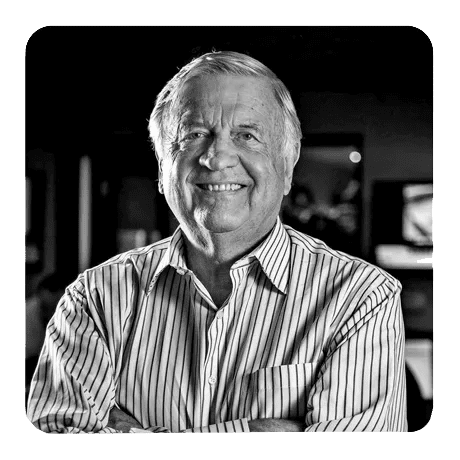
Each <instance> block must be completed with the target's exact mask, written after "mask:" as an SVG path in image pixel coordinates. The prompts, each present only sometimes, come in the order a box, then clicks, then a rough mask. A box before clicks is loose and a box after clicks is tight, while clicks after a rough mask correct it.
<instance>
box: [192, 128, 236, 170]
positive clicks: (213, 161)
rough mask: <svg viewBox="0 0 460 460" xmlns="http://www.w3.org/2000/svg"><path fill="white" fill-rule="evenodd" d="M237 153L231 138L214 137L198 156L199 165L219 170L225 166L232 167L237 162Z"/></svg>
mask: <svg viewBox="0 0 460 460" xmlns="http://www.w3.org/2000/svg"><path fill="white" fill-rule="evenodd" d="M238 161H239V160H238V155H237V153H236V152H235V147H234V146H233V145H231V140H227V139H224V138H222V137H218V136H216V137H214V139H213V140H212V142H211V143H210V144H209V145H208V146H207V148H206V150H205V151H204V152H203V154H202V155H201V156H200V158H199V163H200V165H201V166H204V167H205V168H208V169H210V170H211V171H221V170H222V169H225V168H232V167H233V166H236V165H237V164H238Z"/></svg>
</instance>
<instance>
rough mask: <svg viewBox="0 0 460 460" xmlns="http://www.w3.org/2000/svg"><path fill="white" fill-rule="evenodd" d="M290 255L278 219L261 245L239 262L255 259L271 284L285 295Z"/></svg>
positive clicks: (286, 239)
mask: <svg viewBox="0 0 460 460" xmlns="http://www.w3.org/2000/svg"><path fill="white" fill-rule="evenodd" d="M290 255H291V250H290V238H289V235H288V233H287V231H286V230H285V228H284V226H283V224H282V223H281V220H280V218H279V217H278V218H277V219H276V224H275V226H274V227H273V229H272V230H271V232H270V233H269V234H268V236H267V237H266V238H265V239H264V240H263V241H262V243H260V245H259V246H257V247H256V248H255V249H254V250H253V251H252V252H251V253H250V254H248V255H247V256H245V257H244V258H243V259H241V260H245V259H248V258H254V257H255V258H256V259H257V260H258V261H259V263H260V265H261V267H262V270H263V271H264V273H265V275H266V276H267V277H268V279H269V280H270V281H271V282H272V284H273V285H274V286H275V287H276V288H277V289H279V290H280V291H281V292H282V293H283V294H286V293H287V286H288V282H289V266H290V263H289V260H290Z"/></svg>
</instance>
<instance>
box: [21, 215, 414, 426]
mask: <svg viewBox="0 0 460 460" xmlns="http://www.w3.org/2000/svg"><path fill="white" fill-rule="evenodd" d="M230 276H231V279H232V283H233V289H232V292H231V295H230V297H229V298H228V300H227V301H226V303H225V304H224V305H223V306H222V307H221V308H220V309H218V308H217V307H216V306H215V304H214V303H213V301H212V299H211V297H210V295H209V293H208V292H207V290H206V288H205V287H204V286H203V284H202V283H201V282H200V281H199V280H198V279H197V278H196V277H195V275H194V273H193V272H192V271H190V270H189V269H188V268H187V264H186V261H185V258H184V241H183V235H182V232H181V231H180V229H178V230H177V231H176V233H175V234H174V235H173V236H172V237H171V238H168V239H166V240H163V241H161V242H159V243H156V244H154V245H150V246H147V247H145V248H140V249H135V250H132V251H129V252H127V253H124V254H120V255H118V256H116V257H114V258H112V259H110V260H109V261H107V262H105V263H103V264H101V265H99V266H97V267H94V268H92V269H89V270H86V271H85V272H84V273H82V274H81V275H80V276H79V277H78V278H77V280H76V281H75V282H74V283H72V284H71V285H70V286H69V287H68V288H67V290H66V293H65V295H64V296H63V298H62V299H61V301H60V303H59V305H58V307H57V310H56V313H55V315H54V316H53V318H52V320H51V321H50V323H49V324H48V327H47V333H46V339H45V344H44V347H43V349H42V352H41V355H40V359H39V364H38V367H37V370H36V372H35V375H34V377H33V380H32V385H31V390H30V395H29V404H28V417H29V419H30V420H31V421H32V422H33V423H34V425H35V426H37V427H38V428H39V429H41V430H43V431H47V432H61V433H78V432H102V433H104V432H113V431H114V430H113V429H111V428H108V427H107V422H108V416H109V413H110V410H111V408H112V407H113V406H114V405H117V406H118V407H119V408H120V409H122V410H124V411H125V412H127V413H128V414H130V415H132V416H133V417H134V418H135V419H136V420H138V422H139V423H140V424H141V425H142V426H143V427H144V428H145V429H148V430H150V431H152V432H165V431H166V432H167V431H170V432H184V431H191V432H238V431H249V428H248V421H249V420H252V419H257V418H288V419H289V418H297V417H302V418H304V420H305V423H306V431H406V430H407V422H406V395H405V391H406V388H405V373H404V328H403V323H402V316H401V306H400V289H401V286H400V284H399V282H398V281H397V280H395V279H394V278H393V277H391V276H390V275H389V274H387V273H386V272H384V271H383V270H381V269H379V268H377V267H375V266H372V265H370V264H368V263H366V262H364V261H362V260H360V259H358V258H355V257H351V256H349V255H347V254H344V253H341V252H338V251H334V250H332V249H330V248H329V247H328V246H326V245H325V244H324V243H323V242H321V241H319V240H317V239H314V238H311V237H309V236H306V235H304V234H301V233H299V232H297V231H296V230H293V229H292V228H290V227H288V226H283V225H282V224H281V222H280V221H279V220H278V221H277V223H276V225H275V227H274V228H273V230H272V231H271V233H270V234H269V235H268V236H267V238H266V239H265V240H264V241H263V242H262V244H261V245H260V246H259V247H257V248H256V249H255V250H254V251H252V252H251V253H250V254H248V255H247V256H245V257H243V258H242V259H240V260H239V261H237V262H236V263H235V264H234V265H233V266H232V268H231V272H230Z"/></svg>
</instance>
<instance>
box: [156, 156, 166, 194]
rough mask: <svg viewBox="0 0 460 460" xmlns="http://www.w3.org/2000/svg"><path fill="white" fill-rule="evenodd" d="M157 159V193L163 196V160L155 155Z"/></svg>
mask: <svg viewBox="0 0 460 460" xmlns="http://www.w3.org/2000/svg"><path fill="white" fill-rule="evenodd" d="M157 159H158V191H159V192H160V193H161V194H162V195H164V188H163V160H162V159H161V158H160V157H159V156H158V155H157Z"/></svg>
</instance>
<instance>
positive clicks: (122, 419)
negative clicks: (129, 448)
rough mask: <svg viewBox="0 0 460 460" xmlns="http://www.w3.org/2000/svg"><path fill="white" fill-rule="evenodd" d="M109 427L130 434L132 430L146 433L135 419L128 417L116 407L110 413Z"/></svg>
mask: <svg viewBox="0 0 460 460" xmlns="http://www.w3.org/2000/svg"><path fill="white" fill-rule="evenodd" d="M107 426H108V427H110V428H113V429H115V430H117V431H121V432H123V433H129V432H130V430H131V429H132V428H135V429H138V430H142V431H145V430H144V429H143V427H142V425H141V424H140V423H138V421H137V420H136V419H135V418H134V417H131V415H128V414H127V413H126V412H123V411H122V410H120V409H118V407H115V406H114V407H113V408H112V410H111V411H110V414H109V423H108V424H107ZM131 432H132V431H131Z"/></svg>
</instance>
